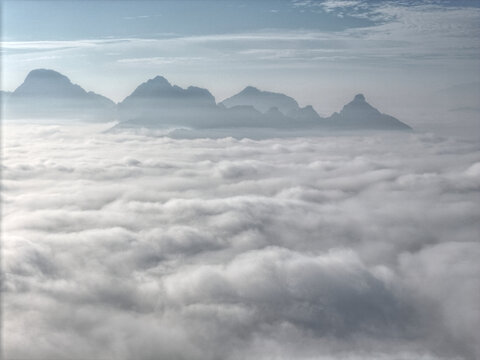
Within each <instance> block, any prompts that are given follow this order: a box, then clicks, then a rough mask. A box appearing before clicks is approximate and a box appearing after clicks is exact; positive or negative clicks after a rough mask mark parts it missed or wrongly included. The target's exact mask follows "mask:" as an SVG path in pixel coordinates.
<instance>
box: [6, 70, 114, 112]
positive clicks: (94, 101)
mask: <svg viewBox="0 0 480 360" xmlns="http://www.w3.org/2000/svg"><path fill="white" fill-rule="evenodd" d="M115 115H116V105H115V103H114V102H113V101H111V100H110V99H108V98H106V97H104V96H101V95H98V94H96V93H94V92H87V91H85V90H84V89H83V88H81V87H80V86H79V85H76V84H73V83H72V82H71V81H70V79H69V78H67V77H66V76H64V75H62V74H60V73H59V72H56V71H54V70H47V69H36V70H32V71H31V72H30V73H29V74H28V75H27V77H26V78H25V80H24V82H23V83H22V84H21V85H20V86H19V87H18V88H17V89H15V91H13V92H12V93H10V95H8V97H6V98H5V117H6V118H62V119H81V120H89V121H92V120H93V121H111V120H114V119H115Z"/></svg>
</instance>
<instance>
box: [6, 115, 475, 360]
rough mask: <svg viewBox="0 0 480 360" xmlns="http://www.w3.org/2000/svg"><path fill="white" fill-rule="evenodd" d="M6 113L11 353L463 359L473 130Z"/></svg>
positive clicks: (467, 350) (470, 349) (470, 293)
mask: <svg viewBox="0 0 480 360" xmlns="http://www.w3.org/2000/svg"><path fill="white" fill-rule="evenodd" d="M100 130H101V129H99V128H98V126H96V125H95V126H83V127H77V126H73V125H70V126H53V125H52V126H50V125H8V124H7V125H5V127H4V140H5V141H4V144H3V152H4V153H3V170H2V176H3V217H4V220H3V249H2V251H3V272H4V273H3V281H2V283H3V290H2V291H3V334H4V335H3V351H4V355H5V358H7V359H15V358H28V359H64V358H68V359H132V358H136V359H159V358H162V359H199V360H202V359H248V358H250V359H338V358H348V359H467V360H468V359H475V358H477V357H478V356H480V348H479V345H478V344H479V342H478V341H477V340H478V329H479V328H480V314H479V307H478V304H479V303H480V285H479V278H480V263H479V261H478V258H479V257H480V243H479V240H478V239H479V238H480V225H479V224H480V201H479V200H480V198H479V190H480V180H479V179H480V177H479V174H480V146H479V145H478V143H475V142H468V141H460V140H455V139H449V138H441V137H437V136H434V135H428V134H427V135H424V134H403V135H396V136H390V135H362V136H341V137H316V138H314V137H312V138H293V139H269V140H262V141H253V140H247V139H244V140H235V139H231V138H226V139H197V140H174V139H169V138H161V137H152V136H145V135H138V134H107V133H102V132H101V131H100Z"/></svg>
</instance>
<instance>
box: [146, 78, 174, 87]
mask: <svg viewBox="0 0 480 360" xmlns="http://www.w3.org/2000/svg"><path fill="white" fill-rule="evenodd" d="M147 84H150V85H155V86H165V87H171V86H172V84H170V82H169V81H168V80H167V79H166V78H164V77H163V76H160V75H157V76H155V77H154V78H153V79H150V80H148V81H147Z"/></svg>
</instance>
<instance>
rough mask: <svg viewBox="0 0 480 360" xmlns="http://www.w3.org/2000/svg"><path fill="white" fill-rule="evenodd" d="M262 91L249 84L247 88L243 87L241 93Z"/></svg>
mask: <svg viewBox="0 0 480 360" xmlns="http://www.w3.org/2000/svg"><path fill="white" fill-rule="evenodd" d="M258 93H260V90H258V89H257V88H256V87H254V86H247V87H246V88H245V89H243V90H242V91H241V92H240V94H258Z"/></svg>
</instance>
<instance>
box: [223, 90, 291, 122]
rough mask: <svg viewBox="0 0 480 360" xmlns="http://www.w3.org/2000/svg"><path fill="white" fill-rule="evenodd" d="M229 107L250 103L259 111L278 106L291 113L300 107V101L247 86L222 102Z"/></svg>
mask: <svg viewBox="0 0 480 360" xmlns="http://www.w3.org/2000/svg"><path fill="white" fill-rule="evenodd" d="M221 104H222V105H224V106H225V107H227V108H231V107H233V106H238V105H250V106H253V107H254V108H255V109H257V110H258V111H260V112H262V113H265V112H267V111H268V110H270V109H271V108H277V109H278V110H279V111H280V112H281V113H283V114H284V115H289V114H290V113H291V112H295V111H297V110H298V109H299V106H298V103H297V101H296V100H295V99H293V98H291V97H290V96H287V95H284V94H280V93H274V92H269V91H261V90H258V89H257V88H255V87H253V86H247V87H246V88H245V89H243V90H242V91H240V92H239V93H238V94H236V95H233V96H232V97H229V98H228V99H225V100H223V101H222V102H221Z"/></svg>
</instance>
